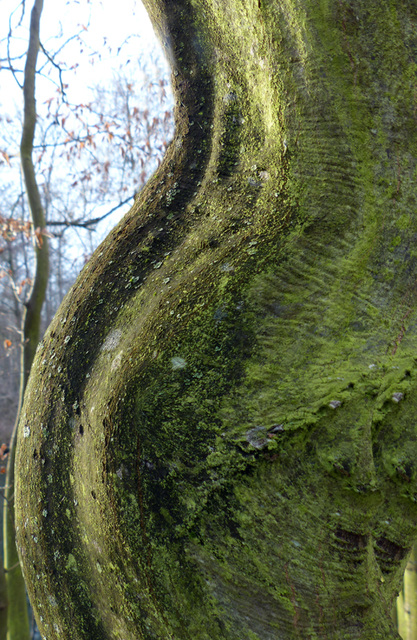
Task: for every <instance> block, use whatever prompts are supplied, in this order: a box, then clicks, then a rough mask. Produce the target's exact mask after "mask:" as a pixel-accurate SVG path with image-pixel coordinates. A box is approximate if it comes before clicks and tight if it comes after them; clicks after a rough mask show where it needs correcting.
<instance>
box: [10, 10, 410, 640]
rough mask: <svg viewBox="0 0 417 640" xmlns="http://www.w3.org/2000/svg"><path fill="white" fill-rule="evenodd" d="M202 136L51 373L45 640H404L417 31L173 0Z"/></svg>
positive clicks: (337, 14) (50, 347) (71, 318)
mask: <svg viewBox="0 0 417 640" xmlns="http://www.w3.org/2000/svg"><path fill="white" fill-rule="evenodd" d="M146 4H147V6H148V10H149V12H150V14H151V17H152V19H153V21H154V24H155V25H156V27H157V28H158V29H159V31H160V34H161V40H162V42H163V44H164V46H165V47H166V50H167V53H168V55H169V57H170V59H171V62H172V67H173V82H174V89H175V91H176V98H177V106H176V121H177V127H176V135H175V138H174V141H173V143H172V145H171V147H170V149H169V151H168V153H167V156H166V158H165V161H164V163H163V165H162V167H161V169H160V170H159V171H158V173H157V174H156V175H155V176H154V177H153V179H152V180H151V181H150V183H149V184H148V186H147V187H146V189H145V190H144V191H143V192H142V193H141V195H140V197H139V198H138V200H137V202H136V203H135V205H134V207H133V208H132V210H131V212H130V213H129V214H128V215H127V217H126V218H125V219H124V220H123V221H122V223H121V224H120V225H119V226H118V227H117V228H116V229H115V230H114V231H113V232H112V233H111V234H110V236H109V237H108V238H107V240H106V241H105V242H104V243H103V244H102V245H101V247H100V248H99V249H98V251H97V252H96V253H95V255H94V256H93V258H92V260H91V261H90V262H89V264H88V265H87V266H86V267H85V269H84V270H83V272H82V274H81V276H80V278H79V279H78V281H77V283H76V284H75V285H74V287H73V288H72V290H71V291H70V293H69V294H68V296H67V297H66V299H65V301H64V303H63V304H62V306H61V308H60V311H59V312H58V314H57V316H56V318H55V320H54V322H53V323H52V325H51V327H50V329H49V331H48V332H47V334H46V336H45V338H44V340H43V342H42V343H41V345H40V347H39V351H38V353H37V356H36V359H35V363H34V367H33V371H32V374H31V378H30V381H29V384H28V389H27V394H26V399H25V405H24V410H23V413H22V420H21V425H20V439H19V448H18V457H17V473H18V477H19V484H18V487H17V504H16V507H17V528H18V546H19V549H20V554H21V558H22V562H23V565H24V572H25V576H26V580H27V584H28V587H29V592H30V597H31V601H32V604H33V607H34V609H35V611H36V615H37V620H38V623H39V627H40V629H41V630H42V633H43V635H44V637H45V638H47V639H48V640H54V639H55V638H63V637H64V638H66V639H68V640H70V639H71V640H72V639H74V640H75V639H77V640H78V639H84V638H85V639H87V638H88V639H89V640H91V639H93V640H95V639H97V640H99V639H100V640H103V639H107V638H108V639H110V638H112V639H113V638H120V639H123V640H133V639H135V640H137V639H138V638H143V639H146V640H150V639H153V638H155V639H156V638H158V639H161V638H164V639H168V638H169V639H173V640H174V639H175V640H180V639H191V638H193V639H194V638H198V640H208V639H213V638H219V639H220V638H221V639H224V640H242V639H245V640H246V639H249V640H256V639H259V640H276V639H277V638H280V640H295V639H304V638H319V639H323V640H325V639H330V638H331V639H332V640H342V639H343V640H344V639H346V640H351V639H352V640H353V639H359V638H360V639H361V640H363V639H365V638H366V639H367V640H373V639H381V640H382V639H383V640H387V639H388V638H397V637H398V635H397V632H396V630H395V627H394V624H393V610H394V602H395V598H396V595H397V593H398V591H399V589H400V585H401V580H402V576H403V573H404V568H405V564H406V562H407V557H408V553H409V550H410V548H411V546H412V543H413V540H414V538H415V535H416V524H417V510H416V481H417V475H416V473H417V472H416V466H415V460H416V459H417V451H416V449H417V442H416V428H415V415H416V403H417V400H416V395H415V392H414V390H415V385H416V375H417V373H416V353H417V351H416V342H417V324H416V322H417V315H416V246H417V244H416V236H417V219H416V215H415V210H416V202H415V200H416V195H415V183H416V151H417V145H416V142H417V127H416V120H417V112H416V108H415V98H416V93H417V84H416V71H417V66H416V62H417V60H416V56H417V53H416V52H417V38H416V35H415V34H416V27H417V24H416V23H417V11H416V9H415V4H414V3H413V2H409V1H406V0H391V1H387V2H381V0H366V1H365V0H352V1H350V2H345V1H343V0H340V1H338V0H322V1H321V2H317V0H300V1H297V0H280V1H278V0H275V1H273V0H269V1H267V0H228V2H224V1H223V0H222V1H217V0H204V1H203V0H192V1H191V0H190V1H188V0H181V1H176V2H171V1H169V0H154V1H151V0H147V3H146Z"/></svg>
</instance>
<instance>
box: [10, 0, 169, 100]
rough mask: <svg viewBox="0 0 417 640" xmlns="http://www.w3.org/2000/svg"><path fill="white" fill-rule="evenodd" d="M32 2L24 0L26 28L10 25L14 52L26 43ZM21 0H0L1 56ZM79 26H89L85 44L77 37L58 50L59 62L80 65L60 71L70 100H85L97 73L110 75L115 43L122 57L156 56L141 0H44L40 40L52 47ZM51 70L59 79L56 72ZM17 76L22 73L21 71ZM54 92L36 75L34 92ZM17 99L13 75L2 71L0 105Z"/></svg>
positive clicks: (157, 50) (157, 51)
mask: <svg viewBox="0 0 417 640" xmlns="http://www.w3.org/2000/svg"><path fill="white" fill-rule="evenodd" d="M32 4H33V2H32V1H30V0H26V16H25V20H24V23H23V24H24V28H20V29H16V28H14V29H13V51H12V54H13V53H14V54H15V55H16V54H23V53H24V52H25V51H26V49H27V41H28V31H27V25H28V22H29V16H30V11H31V8H32ZM19 6H20V0H0V40H1V41H2V42H1V44H0V57H1V58H3V59H4V57H5V55H6V40H5V39H6V37H7V33H8V31H9V19H10V16H11V14H12V13H13V11H14V10H15V9H17V10H16V11H15V13H14V14H13V17H12V25H13V27H15V26H16V24H17V22H18V21H19V18H20V15H21V10H20V8H19ZM83 26H85V27H87V30H86V31H85V33H83V36H82V37H83V39H84V41H85V43H86V46H83V47H80V44H79V42H77V41H75V40H74V41H72V42H71V43H69V44H68V45H66V47H65V48H64V49H63V50H62V53H61V54H58V56H57V61H58V62H59V60H60V58H61V59H62V60H63V61H66V62H67V63H68V60H71V58H72V59H73V62H74V63H75V64H77V65H79V66H78V67H77V70H76V75H73V74H70V73H66V74H65V76H64V81H65V82H66V83H68V85H69V89H68V93H69V99H70V101H71V102H72V101H73V102H80V101H83V102H85V101H87V100H88V95H87V96H86V89H87V87H88V86H89V84H90V83H92V82H94V83H97V81H99V80H101V79H103V81H105V78H106V77H109V74H111V69H112V66H116V65H117V64H118V60H117V57H118V56H117V52H118V49H119V47H120V46H121V45H122V44H123V42H125V41H126V40H127V42H126V43H125V44H124V45H123V48H122V50H121V53H120V54H119V56H120V57H122V58H123V59H125V60H128V59H129V58H132V59H135V58H137V57H138V56H139V55H140V56H145V57H149V59H150V60H151V59H152V58H153V57H154V56H158V57H160V46H159V42H158V41H157V38H156V36H155V34H154V31H153V28H152V25H151V23H150V20H149V18H148V14H147V13H146V11H145V9H144V7H143V5H142V3H141V2H140V0H92V1H91V2H88V0H44V8H43V12H42V17H41V42H42V44H43V45H44V46H45V48H46V49H47V50H48V51H50V52H51V53H53V52H54V51H55V50H56V49H57V48H58V47H59V43H60V42H65V40H66V39H67V38H69V37H70V36H71V35H72V34H74V33H77V32H78V31H80V29H81V30H82V27H83ZM60 35H61V38H60V37H59V36H60ZM105 45H107V46H105ZM109 49H110V50H109ZM94 51H98V52H99V54H100V57H101V61H100V59H99V57H98V56H97V55H92V54H93V52H94ZM92 61H94V64H92ZM16 66H19V67H22V66H23V62H22V63H21V64H17V63H16ZM54 76H55V77H54V80H55V81H57V74H54ZM71 76H73V77H71ZM18 77H19V79H20V80H21V79H22V76H21V74H20V75H19V76H18ZM53 92H54V87H53V86H51V81H49V87H48V82H45V83H42V81H41V80H40V79H38V80H37V93H38V96H39V95H47V94H48V93H49V94H51V93H53ZM21 101H22V96H21V91H20V90H19V87H18V85H17V83H16V82H15V80H14V79H13V77H12V75H11V74H10V73H8V72H7V71H5V70H3V71H1V73H0V105H1V106H2V109H3V110H4V109H5V108H6V109H7V108H11V105H12V104H13V103H15V104H16V105H19V106H20V105H21Z"/></svg>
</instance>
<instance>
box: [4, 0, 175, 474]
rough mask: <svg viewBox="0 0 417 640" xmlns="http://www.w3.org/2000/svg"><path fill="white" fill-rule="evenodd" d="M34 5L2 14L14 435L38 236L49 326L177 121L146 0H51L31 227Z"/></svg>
mask: <svg viewBox="0 0 417 640" xmlns="http://www.w3.org/2000/svg"><path fill="white" fill-rule="evenodd" d="M30 9H31V7H26V6H25V3H24V2H16V0H6V1H4V2H2V7H1V14H2V15H1V17H2V19H1V21H0V65H1V66H0V72H1V73H0V79H1V80H0V81H1V85H0V86H1V92H0V193H1V200H0V203H1V204H0V443H2V442H4V443H7V441H8V438H9V437H10V434H11V431H12V429H13V424H14V421H15V417H16V411H17V406H18V398H19V376H20V353H21V341H22V337H21V335H22V334H21V327H22V314H23V310H24V304H25V301H26V300H27V296H28V294H29V291H30V288H31V284H32V277H33V268H34V264H33V263H34V246H35V245H36V244H37V245H38V246H39V245H40V244H42V242H43V241H44V239H45V238H46V237H47V238H48V239H49V245H50V270H49V279H48V287H47V294H46V299H45V304H44V306H43V311H42V328H43V330H44V329H45V328H46V327H47V326H48V324H49V322H50V321H51V319H52V317H53V315H54V313H55V311H56V309H57V308H58V306H59V304H60V302H61V300H62V298H63V297H64V295H65V293H66V292H67V290H68V289H69V287H70V286H71V284H72V283H73V281H74V280H75V278H76V276H77V274H78V273H79V271H80V269H81V268H82V267H83V265H84V264H85V263H86V261H87V260H88V258H89V256H90V255H91V254H92V252H93V251H94V249H95V248H96V247H97V246H98V244H99V243H100V241H101V240H102V239H103V238H104V237H105V235H107V233H108V231H109V229H110V228H111V227H112V226H114V225H115V224H116V222H118V220H119V219H120V218H121V217H122V215H123V214H124V213H125V212H126V211H127V210H128V209H129V207H130V205H131V204H132V202H133V198H134V196H135V194H136V193H138V192H139V191H140V189H141V187H142V186H143V184H144V183H145V182H146V181H147V179H148V178H149V177H150V175H151V174H152V173H153V172H154V170H155V169H156V167H157V166H158V164H159V163H160V161H161V159H162V157H163V155H164V152H165V149H166V147H167V145H168V143H169V140H170V138H171V137H172V133H173V116H172V108H173V104H172V94H171V91H170V85H169V70H168V64H167V61H166V60H165V58H164V57H163V54H162V51H161V48H160V46H159V43H158V41H157V40H156V37H155V34H154V32H153V29H152V27H151V25H150V22H149V19H148V16H147V14H146V11H145V9H144V8H143V6H142V4H141V3H140V2H136V1H135V0H123V1H119V2H118V6H117V14H116V15H115V12H114V3H111V2H110V1H109V0H102V1H101V2H94V3H92V2H88V1H87V0H85V1H83V2H77V1H74V0H71V2H70V1H68V0H59V1H58V2H54V3H52V2H51V1H50V0H49V2H48V1H46V2H45V6H44V9H43V14H42V19H41V33H40V39H41V47H40V53H39V59H38V66H37V78H36V100H37V123H36V137H35V142H34V155H33V157H34V161H35V170H36V175H37V179H38V184H39V187H40V191H41V197H42V201H43V202H42V204H43V207H44V210H45V215H46V220H47V224H46V228H45V229H40V228H37V229H34V228H33V225H31V222H30V216H29V207H28V202H27V196H26V193H25V188H24V184H23V177H22V174H21V169H20V157H19V143H20V138H21V135H22V111H23V95H22V83H23V70H24V64H25V58H26V52H27V45H28V37H29V34H28V29H29V17H30ZM126 24H129V31H130V32H131V34H129V35H127V34H126ZM110 25H111V26H110ZM123 25H124V28H123ZM132 34H133V35H132ZM1 470H2V471H4V470H5V467H4V466H2V467H1Z"/></svg>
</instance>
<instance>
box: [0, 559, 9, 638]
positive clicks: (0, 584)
mask: <svg viewBox="0 0 417 640" xmlns="http://www.w3.org/2000/svg"><path fill="white" fill-rule="evenodd" d="M7 604H8V600H7V583H6V574H5V573H4V567H3V557H2V555H1V554H0V640H6V637H7Z"/></svg>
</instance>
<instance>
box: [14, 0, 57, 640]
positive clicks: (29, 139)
mask: <svg viewBox="0 0 417 640" xmlns="http://www.w3.org/2000/svg"><path fill="white" fill-rule="evenodd" d="M42 8H43V0H35V2H34V5H33V9H32V13H31V22H30V36H29V47H28V52H27V57H26V65H25V75H24V85H23V95H24V119H23V132H22V139H21V144H20V155H21V164H22V171H23V177H24V181H25V188H26V194H27V197H28V201H29V207H30V213H31V221H32V225H33V230H34V239H35V243H34V245H35V274H34V278H33V285H32V289H31V292H30V295H29V298H28V300H27V302H26V303H25V311H24V315H23V322H22V360H21V380H20V399H19V407H18V416H17V420H16V426H15V429H14V431H13V435H12V439H11V442H10V453H9V459H8V465H7V477H6V490H5V497H6V500H5V510H4V519H3V521H4V559H5V569H6V581H7V591H8V600H9V604H8V634H7V638H8V640H27V639H28V638H29V637H30V626H29V617H28V610H27V602H26V589H25V583H24V579H23V575H22V571H21V568H20V563H19V558H18V555H17V549H16V542H15V525H14V496H15V488H16V487H15V473H14V463H15V453H16V438H17V431H18V428H17V425H18V420H19V415H20V410H21V406H22V403H23V397H24V393H25V389H26V384H27V380H28V377H29V373H30V369H31V366H32V362H33V358H34V355H35V351H36V348H37V345H38V343H39V338H40V323H41V310H42V305H43V302H44V299H45V292H46V286H47V282H48V270H49V259H48V244H47V238H46V237H43V236H42V230H43V229H45V226H46V221H45V215H44V211H43V207H42V203H41V199H40V194H39V189H38V185H37V181H36V175H35V169H34V165H33V159H32V151H33V140H34V135H35V127H36V102H35V78H36V62H37V57H38V51H39V27H40V17H41V13H42ZM22 482H25V479H22Z"/></svg>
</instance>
